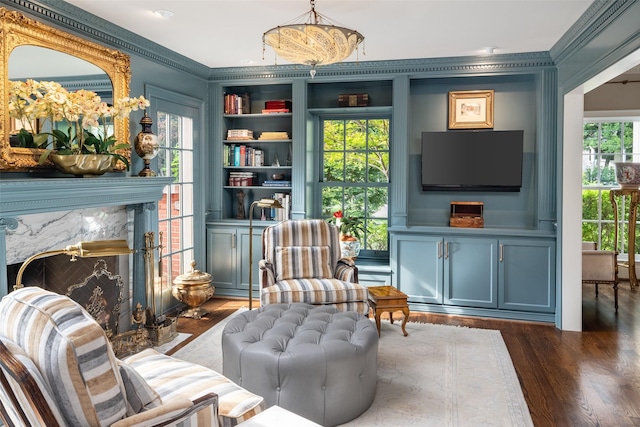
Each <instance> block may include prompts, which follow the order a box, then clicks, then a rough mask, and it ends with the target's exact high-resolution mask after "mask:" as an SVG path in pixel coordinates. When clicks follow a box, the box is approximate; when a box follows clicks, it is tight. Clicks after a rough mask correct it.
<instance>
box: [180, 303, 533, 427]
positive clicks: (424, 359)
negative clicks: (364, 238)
mask: <svg viewBox="0 0 640 427" xmlns="http://www.w3.org/2000/svg"><path fill="white" fill-rule="evenodd" d="M241 311H243V310H241ZM237 313H238V312H236V313H234V314H233V315H235V314H237ZM233 315H232V316H233ZM228 319H229V318H227V319H225V320H224V321H222V322H220V323H218V324H217V325H216V326H214V327H213V328H211V329H210V330H209V331H207V332H206V333H204V334H203V335H201V336H200V337H198V338H197V339H196V340H194V341H193V342H192V343H190V344H188V345H187V346H186V347H184V348H182V349H180V350H179V351H177V352H176V353H175V354H174V356H175V357H178V358H180V359H183V360H188V361H191V362H194V363H200V364H201V365H204V366H207V367H209V368H211V369H214V370H216V371H218V372H222V354H221V351H220V342H221V334H222V329H223V328H224V326H225V325H226V323H227V321H228ZM406 329H407V332H408V333H409V336H407V337H405V336H403V335H402V333H401V331H400V325H399V324H398V322H397V321H396V322H394V324H393V325H392V324H390V323H389V322H385V321H383V322H382V335H381V337H380V342H379V348H378V386H377V390H376V397H375V400H374V402H373V405H372V406H371V408H369V410H368V411H367V412H365V413H364V414H362V415H361V416H360V417H358V418H356V419H355V420H353V421H350V422H348V423H346V424H343V426H348V427H375V426H381V427H382V426H384V427H394V426H396V427H408V426H421V427H424V426H438V427H441V426H452V427H453V426H465V427H466V426H474V427H475V426H504V427H514V426H524V427H529V426H533V422H532V421H531V415H530V414H529V410H528V408H527V404H526V402H525V400H524V396H523V394H522V389H521V388H520V384H519V382H518V377H517V376H516V372H515V369H514V368H513V364H512V363H511V358H510V357H509V353H508V351H507V348H506V345H505V343H504V341H503V339H502V336H501V335H500V332H499V331H494V330H486V329H473V328H464V327H456V326H445V325H433V324H424V323H407V326H406Z"/></svg>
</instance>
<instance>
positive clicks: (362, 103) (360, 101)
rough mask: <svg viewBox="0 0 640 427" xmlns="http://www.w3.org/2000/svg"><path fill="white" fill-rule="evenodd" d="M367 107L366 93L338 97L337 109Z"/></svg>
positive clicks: (367, 96)
mask: <svg viewBox="0 0 640 427" xmlns="http://www.w3.org/2000/svg"><path fill="white" fill-rule="evenodd" d="M368 106H369V94H368V93H355V94H341V95H338V107H368Z"/></svg>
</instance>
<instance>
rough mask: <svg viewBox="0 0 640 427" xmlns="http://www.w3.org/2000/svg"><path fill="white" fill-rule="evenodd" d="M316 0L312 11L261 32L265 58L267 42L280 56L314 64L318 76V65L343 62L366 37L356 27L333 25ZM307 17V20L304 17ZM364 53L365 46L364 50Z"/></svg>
mask: <svg viewBox="0 0 640 427" xmlns="http://www.w3.org/2000/svg"><path fill="white" fill-rule="evenodd" d="M315 6H316V2H315V0H311V10H310V11H309V12H307V13H304V14H302V15H300V16H298V17H296V18H294V19H293V20H291V21H290V23H287V24H285V25H279V26H277V27H275V28H272V29H270V30H268V31H266V32H265V33H264V34H263V35H262V59H263V60H264V50H265V44H267V45H269V46H271V48H272V49H273V50H274V51H275V52H276V55H277V56H280V57H282V58H284V59H286V60H287V61H290V62H293V63H295V64H306V65H310V66H311V70H310V71H309V74H311V78H313V77H314V76H315V75H316V65H328V64H333V63H336V62H340V61H344V60H345V59H346V58H348V57H349V56H350V55H351V54H352V53H353V51H354V50H357V49H358V45H360V43H362V41H363V40H364V36H363V35H362V34H360V33H359V32H357V31H356V30H351V29H349V28H345V27H342V26H339V25H334V24H333V23H332V22H331V20H330V19H329V18H327V17H326V16H324V15H322V14H320V13H319V12H316V7H315ZM305 17H306V20H305ZM362 54H364V47H363V49H362Z"/></svg>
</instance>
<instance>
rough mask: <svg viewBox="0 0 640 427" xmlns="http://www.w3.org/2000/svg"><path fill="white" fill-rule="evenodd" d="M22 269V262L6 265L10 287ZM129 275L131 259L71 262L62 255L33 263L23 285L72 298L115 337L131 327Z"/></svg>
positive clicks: (27, 270) (113, 257)
mask: <svg viewBox="0 0 640 427" xmlns="http://www.w3.org/2000/svg"><path fill="white" fill-rule="evenodd" d="M120 258H123V259H124V260H126V261H122V260H120ZM21 266H22V264H20V263H18V264H12V265H8V266H7V276H8V277H7V278H8V283H9V286H10V287H12V286H13V285H14V284H15V283H16V278H17V275H18V270H19V269H20V267H21ZM128 275H129V272H128V257H120V256H107V257H100V258H77V259H76V260H75V261H70V257H69V256H68V255H64V254H61V255H54V256H51V257H48V258H42V259H37V260H34V261H32V262H31V263H30V264H29V265H28V267H27V268H26V269H25V271H24V273H23V276H22V283H23V285H24V286H38V287H40V288H43V289H46V290H50V291H52V292H55V293H58V294H61V295H67V296H69V297H70V298H71V299H73V300H74V301H76V302H77V303H79V304H80V305H81V306H82V307H84V309H85V310H87V312H89V314H91V316H93V318H94V319H96V321H97V322H98V323H99V324H100V325H101V326H102V328H103V329H104V330H105V331H106V333H107V335H108V336H109V337H112V336H115V335H117V334H119V333H120V332H123V331H127V330H129V329H130V327H131V304H130V298H129V293H130V292H129V285H128V282H129V277H128Z"/></svg>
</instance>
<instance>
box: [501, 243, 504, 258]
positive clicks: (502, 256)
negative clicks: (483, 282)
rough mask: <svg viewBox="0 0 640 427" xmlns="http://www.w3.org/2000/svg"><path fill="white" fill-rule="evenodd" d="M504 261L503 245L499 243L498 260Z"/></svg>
mask: <svg viewBox="0 0 640 427" xmlns="http://www.w3.org/2000/svg"><path fill="white" fill-rule="evenodd" d="M502 261H504V245H502V244H501V245H500V262H502Z"/></svg>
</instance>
